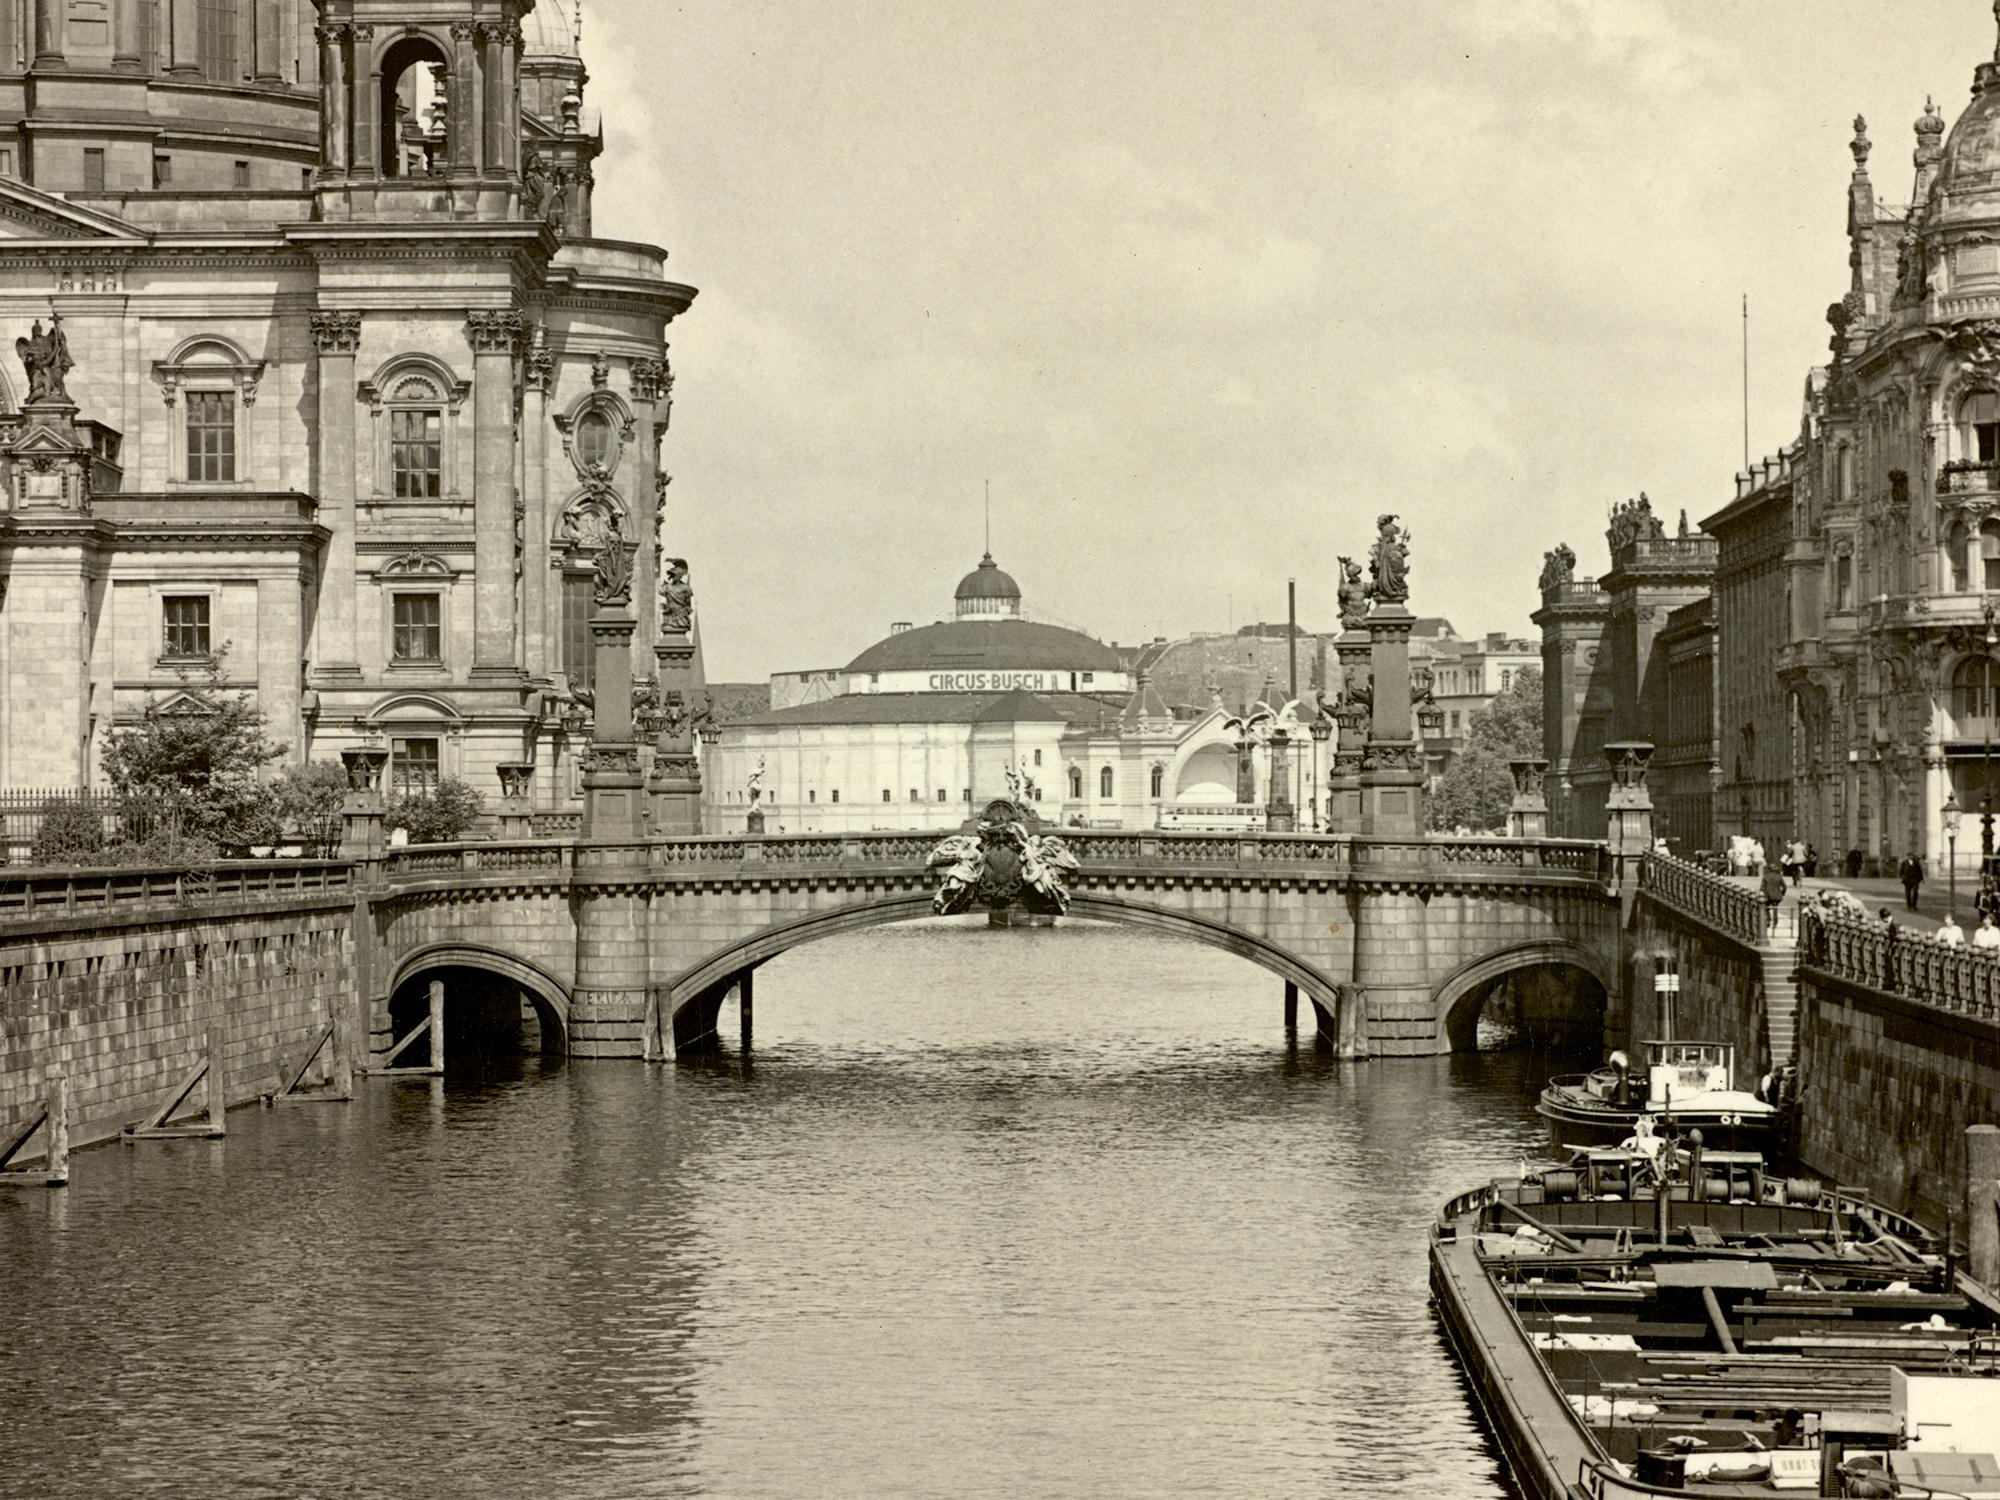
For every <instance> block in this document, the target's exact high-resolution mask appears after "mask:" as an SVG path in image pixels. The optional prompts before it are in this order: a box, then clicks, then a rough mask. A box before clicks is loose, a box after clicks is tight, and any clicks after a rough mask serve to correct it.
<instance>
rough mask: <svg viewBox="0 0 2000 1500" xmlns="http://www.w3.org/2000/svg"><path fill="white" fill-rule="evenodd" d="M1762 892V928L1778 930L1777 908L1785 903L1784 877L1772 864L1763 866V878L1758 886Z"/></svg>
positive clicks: (1768, 930)
mask: <svg viewBox="0 0 2000 1500" xmlns="http://www.w3.org/2000/svg"><path fill="white" fill-rule="evenodd" d="M1758 889H1760V890H1761V891H1763V893H1764V930H1765V931H1766V932H1776V931H1777V930H1778V908H1779V907H1781V906H1783V905H1784V904H1785V877H1784V876H1783V875H1781V874H1779V873H1778V870H1777V867H1776V866H1774V865H1766V866H1764V879H1763V882H1762V883H1761V884H1760V886H1759V887H1758Z"/></svg>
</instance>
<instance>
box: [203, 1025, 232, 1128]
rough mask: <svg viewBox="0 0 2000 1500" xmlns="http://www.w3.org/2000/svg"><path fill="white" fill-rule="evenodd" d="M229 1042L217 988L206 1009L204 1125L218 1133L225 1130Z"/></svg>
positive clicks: (227, 1104)
mask: <svg viewBox="0 0 2000 1500" xmlns="http://www.w3.org/2000/svg"><path fill="white" fill-rule="evenodd" d="M228 1044H229V1016H228V1013H227V1012H226V1011H225V1010H224V1009H223V1003H222V993H221V991H219V990H218V991H217V992H216V994H215V997H214V1000H213V1002H212V1003H211V1004H210V1006H209V1008H208V1043H207V1045H208V1128H209V1129H210V1130H212V1131H214V1132H215V1134H217V1135H221V1134H222V1133H223V1131H225V1130H226V1129H228V1128H229V1127H228V1123H227V1121H225V1120H224V1119H223V1116H224V1115H225V1114H226V1113H227V1112H228V1110H229V1060H228V1058H227V1057H226V1056H225V1055H224V1054H223V1048H224V1047H226V1046H227V1045H228Z"/></svg>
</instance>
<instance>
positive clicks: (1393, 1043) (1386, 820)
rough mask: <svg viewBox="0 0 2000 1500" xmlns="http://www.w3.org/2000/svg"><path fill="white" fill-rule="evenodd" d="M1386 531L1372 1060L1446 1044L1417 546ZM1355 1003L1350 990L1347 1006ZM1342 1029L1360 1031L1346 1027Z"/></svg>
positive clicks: (1359, 967) (1367, 799)
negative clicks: (1433, 940) (1418, 684)
mask: <svg viewBox="0 0 2000 1500" xmlns="http://www.w3.org/2000/svg"><path fill="white" fill-rule="evenodd" d="M1376 529H1377V535H1376V540H1375V546H1374V549H1373V553H1372V558H1371V563H1372V573H1373V582H1372V583H1371V584H1370V585H1369V589H1368V597H1369V600H1370V605H1371V607H1370V608H1369V611H1368V615H1367V627H1368V638H1369V639H1368V645H1369V661H1370V677H1371V682H1370V691H1369V700H1368V728H1367V739H1366V743H1365V745H1364V747H1363V750H1362V760H1361V773H1360V793H1361V809H1360V828H1359V832H1358V836H1357V837H1356V839H1355V843H1354V854H1353V869H1354V878H1353V881H1352V884H1351V885H1350V886H1349V894H1348V900H1349V903H1350V912H1351V914H1352V925H1353V928H1354V949H1353V954H1354V959H1353V975H1354V991H1353V992H1352V999H1353V1000H1354V1003H1355V1004H1356V1006H1357V1007H1358V1009H1357V1013H1356V1015H1355V1017H1354V1022H1355V1024H1356V1026H1358V1027H1360V1028H1363V1029H1364V1030H1365V1034H1366V1036H1367V1038H1368V1042H1367V1045H1368V1048H1369V1050H1370V1051H1371V1052H1375V1053H1397V1052H1402V1053H1417V1054H1428V1053H1431V1052H1435V1051H1437V1050H1439V1046H1440V1044H1441V1043H1442V1042H1443V1040H1444V1038H1443V1036H1442V1034H1441V1024H1442V1023H1441V1021H1440V1019H1439V1017H1438V1016H1437V1015H1436V1012H1435V1007H1434V1006H1433V1005H1432V1003H1431V991H1430V970H1429V959H1428V957H1427V956H1426V955H1427V947H1428V943H1427V926H1428V921H1429V906H1428V902H1429V895H1430V884H1429V877H1428V866H1427V864H1426V862H1425V850H1424V849H1423V847H1422V845H1421V843H1420V840H1421V838H1422V835H1423V829H1424V814H1423V759H1422V751H1421V748H1420V747H1419V745H1418V743H1417V739H1416V736H1415V734H1414V733H1413V732H1412V710H1413V704H1412V702H1411V700H1412V697H1413V696H1414V694H1413V691H1412V683H1411V677H1410V634H1411V630H1412V628H1413V627H1414V625H1415V623H1416V620H1415V617H1414V616H1413V615H1412V614H1411V613H1410V610H1409V597H1410V590H1409V538H1408V536H1407V534H1406V533H1405V532H1404V531H1403V530H1402V529H1401V528H1400V527H1399V526H1397V524H1396V517H1395V516H1394V515H1383V516H1381V517H1379V518H1378V519H1377V521H1376ZM1348 998H1349V993H1348V992H1347V991H1343V992H1342V1003H1343V1006H1345V1005H1346V1003H1347V1001H1348ZM1340 1029H1341V1031H1342V1032H1343V1033H1352V1032H1353V1031H1354V1028H1353V1027H1350V1026H1349V1024H1348V1023H1347V1021H1346V1020H1344V1019H1343V1021H1342V1022H1341V1027H1340Z"/></svg>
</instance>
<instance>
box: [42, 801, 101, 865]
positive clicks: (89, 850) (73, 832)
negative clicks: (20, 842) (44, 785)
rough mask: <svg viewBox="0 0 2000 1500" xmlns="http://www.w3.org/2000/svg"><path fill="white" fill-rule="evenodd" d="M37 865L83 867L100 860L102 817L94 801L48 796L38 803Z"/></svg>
mask: <svg viewBox="0 0 2000 1500" xmlns="http://www.w3.org/2000/svg"><path fill="white" fill-rule="evenodd" d="M32 857H33V859H34V862H35V863H36V864H38V865H87V864H93V863H96V862H97V861H99V860H101V859H102V858H103V857H104V815H103V814H102V813H101V812H100V811H99V810H98V807H97V804H96V803H94V802H79V801H75V800H72V799H71V798H68V797H51V798H49V799H48V800H47V801H46V802H44V803H43V804H42V826H41V827H40V828H38V829H37V830H36V831H35V850H34V854H33V856H32Z"/></svg>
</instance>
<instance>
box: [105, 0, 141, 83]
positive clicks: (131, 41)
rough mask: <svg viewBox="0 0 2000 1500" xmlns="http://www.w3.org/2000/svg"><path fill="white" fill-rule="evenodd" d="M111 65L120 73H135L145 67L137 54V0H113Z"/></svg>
mask: <svg viewBox="0 0 2000 1500" xmlns="http://www.w3.org/2000/svg"><path fill="white" fill-rule="evenodd" d="M111 66H112V67H114V68H116V69H117V70H118V71H119V72H121V73H137V72H140V71H142V70H143V69H144V67H145V60H144V59H143V58H141V57H140V56H139V0H113V4H112V8H111Z"/></svg>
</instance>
